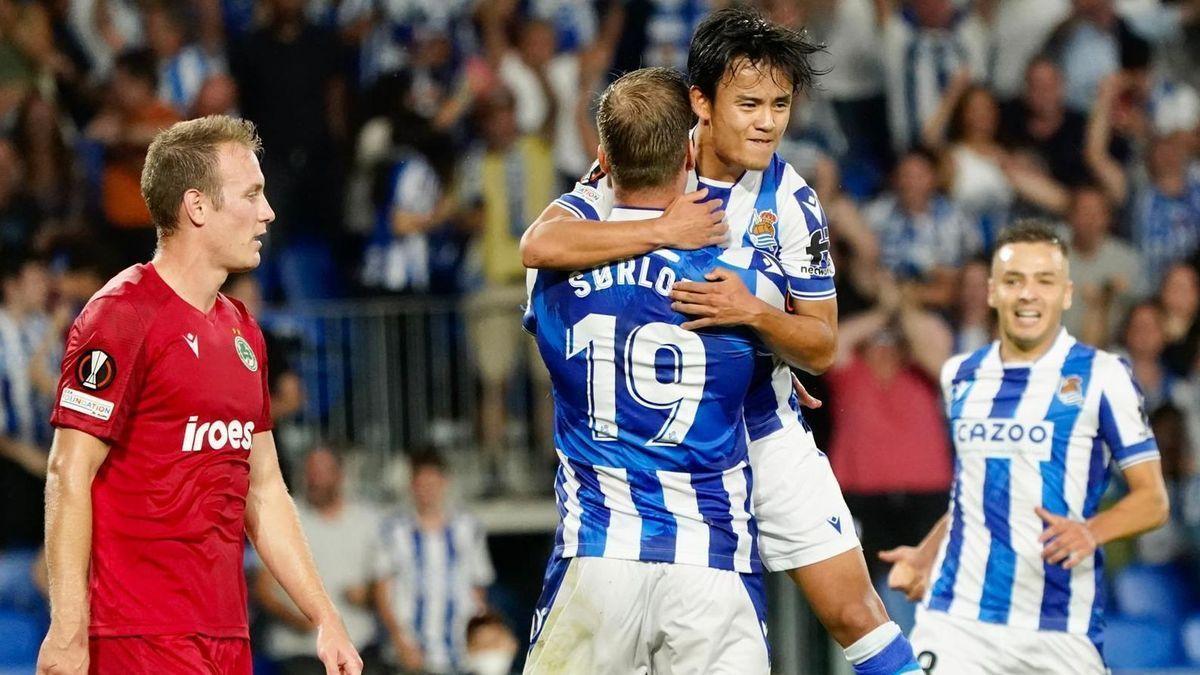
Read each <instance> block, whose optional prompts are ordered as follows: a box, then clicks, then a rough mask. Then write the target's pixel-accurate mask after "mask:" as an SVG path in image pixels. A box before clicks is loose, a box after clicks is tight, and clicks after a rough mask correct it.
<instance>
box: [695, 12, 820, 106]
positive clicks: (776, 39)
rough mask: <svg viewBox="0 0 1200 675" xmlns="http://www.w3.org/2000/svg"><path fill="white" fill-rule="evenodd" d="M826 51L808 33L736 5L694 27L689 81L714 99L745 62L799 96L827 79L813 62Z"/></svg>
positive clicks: (706, 95)
mask: <svg viewBox="0 0 1200 675" xmlns="http://www.w3.org/2000/svg"><path fill="white" fill-rule="evenodd" d="M823 50H824V46H823V45H820V44H817V43H815V42H810V41H809V40H808V38H807V36H806V35H805V34H804V33H801V32H799V31H795V30H792V29H790V28H787V27H786V26H781V25H779V24H776V23H771V22H770V21H768V20H767V19H766V18H764V17H763V15H762V14H759V13H758V12H757V11H755V10H753V9H750V8H748V7H742V6H740V5H733V6H731V7H726V8H725V9H720V10H717V11H715V12H713V13H712V14H709V15H708V17H707V18H706V19H704V21H702V22H701V23H700V25H699V27H697V28H696V34H695V35H694V36H693V37H692V45H691V48H690V49H688V64H687V68H688V79H689V80H691V84H692V86H695V87H698V88H699V89H700V92H701V93H703V94H704V96H705V97H707V98H708V99H709V100H712V99H713V98H714V97H715V96H716V93H717V84H718V83H719V82H720V81H721V79H722V78H723V77H725V76H726V75H727V74H732V73H730V69H731V68H733V67H734V65H735V64H736V63H737V61H738V59H743V58H744V59H746V60H747V61H748V62H749V63H751V64H754V65H756V66H759V67H764V66H765V67H767V68H772V69H775V70H777V71H779V72H780V73H781V74H783V75H785V76H786V77H787V78H788V81H789V82H790V83H791V85H792V93H796V92H800V91H804V90H806V89H809V88H811V87H812V86H813V84H814V82H815V80H816V78H817V76H818V75H822V74H823V73H820V72H817V70H816V69H815V68H814V67H813V65H812V63H811V62H810V60H809V59H810V57H811V56H812V55H813V54H815V53H817V52H820V51H823Z"/></svg>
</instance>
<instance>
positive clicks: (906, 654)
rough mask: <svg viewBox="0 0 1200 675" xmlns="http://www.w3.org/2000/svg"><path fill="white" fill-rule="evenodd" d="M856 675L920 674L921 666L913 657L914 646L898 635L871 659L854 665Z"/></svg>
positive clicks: (901, 635)
mask: <svg viewBox="0 0 1200 675" xmlns="http://www.w3.org/2000/svg"><path fill="white" fill-rule="evenodd" d="M853 666H854V673H855V675H898V674H899V673H920V672H922V671H921V666H919V665H917V659H916V657H914V656H913V650H912V645H910V644H909V643H908V638H906V637H904V635H903V634H899V633H898V634H896V636H895V637H894V638H893V639H892V641H891V642H889V643H887V645H886V646H885V647H884V648H883V649H881V650H879V651H878V652H876V653H875V654H874V655H873V656H871V657H870V658H867V659H864V660H862V661H860V662H858V663H855V664H853Z"/></svg>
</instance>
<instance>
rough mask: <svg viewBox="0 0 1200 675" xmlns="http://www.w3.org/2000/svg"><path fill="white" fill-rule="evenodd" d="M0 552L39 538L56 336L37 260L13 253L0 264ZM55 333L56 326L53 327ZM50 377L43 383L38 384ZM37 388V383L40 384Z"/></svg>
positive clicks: (43, 270) (44, 272) (46, 281)
mask: <svg viewBox="0 0 1200 675" xmlns="http://www.w3.org/2000/svg"><path fill="white" fill-rule="evenodd" d="M0 278H2V279H3V293H4V304H3V306H2V307H0V494H3V495H4V508H0V549H3V548H6V547H8V546H13V545H17V544H20V545H24V546H31V545H34V544H36V543H37V542H38V541H40V539H41V536H42V519H43V500H42V487H43V484H44V480H45V476H46V451H47V449H48V448H49V444H50V427H49V424H47V422H46V417H45V413H44V412H43V411H45V410H47V409H48V408H49V406H50V403H49V402H50V401H51V400H52V399H53V396H54V391H53V389H54V384H55V382H54V381H53V377H52V376H51V375H49V373H53V372H54V371H55V370H56V367H55V363H56V362H57V357H58V356H59V354H60V344H59V341H60V339H61V336H62V333H61V332H56V331H55V325H54V323H53V322H52V321H51V319H50V316H49V315H48V313H47V311H46V310H47V301H48V299H49V294H50V291H51V285H50V283H51V280H50V276H49V273H48V271H47V269H46V265H45V263H44V262H43V261H41V260H38V259H36V258H29V257H24V258H22V257H17V256H13V257H11V258H10V259H8V260H5V261H4V264H3V265H0ZM58 328H59V329H60V330H61V328H62V326H58ZM46 380H50V384H49V388H48V389H47V387H46V386H44V384H45V382H46ZM39 385H42V386H39Z"/></svg>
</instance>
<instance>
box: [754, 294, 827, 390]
mask: <svg viewBox="0 0 1200 675" xmlns="http://www.w3.org/2000/svg"><path fill="white" fill-rule="evenodd" d="M759 304H760V309H759V311H758V312H756V313H755V315H754V318H753V320H752V321H751V322H750V324H749V325H750V327H751V328H753V329H754V330H755V331H756V332H757V333H758V335H759V337H760V338H762V341H763V342H765V343H766V345H767V347H768V348H769V349H770V350H771V351H772V352H774V353H775V354H776V355H777V356H779V358H781V359H783V360H784V361H786V362H787V363H788V364H790V365H792V366H795V367H796V368H800V369H801V370H804V371H806V372H809V373H812V374H814V375H820V374H821V373H823V372H825V371H826V370H828V369H829V367H830V366H832V365H833V361H834V356H835V351H836V348H837V329H836V328H835V327H834V326H832V325H830V324H829V323H828V322H826V321H822V320H821V319H818V318H816V317H812V316H805V315H803V314H789V313H787V312H784V311H782V310H779V309H775V308H774V307H771V306H770V305H768V304H766V303H765V302H761V301H759Z"/></svg>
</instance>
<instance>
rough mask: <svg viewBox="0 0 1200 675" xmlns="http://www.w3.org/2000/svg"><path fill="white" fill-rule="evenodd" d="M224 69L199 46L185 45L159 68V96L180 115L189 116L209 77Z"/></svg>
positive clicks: (218, 60) (222, 65)
mask: <svg viewBox="0 0 1200 675" xmlns="http://www.w3.org/2000/svg"><path fill="white" fill-rule="evenodd" d="M224 72H225V64H224V63H222V62H221V60H220V59H218V58H215V57H213V56H211V55H210V54H208V53H207V52H205V51H204V49H203V48H201V47H199V46H198V45H187V46H186V47H184V48H183V49H181V50H179V53H178V54H176V55H175V56H172V57H171V58H169V59H167V60H165V61H162V62H161V63H160V64H159V67H158V97H159V98H160V99H162V100H163V101H166V102H167V103H169V104H170V105H171V107H172V108H174V109H175V111H176V112H178V113H179V114H180V115H184V116H186V115H189V114H191V111H192V104H193V103H195V102H196V96H197V95H198V94H199V93H200V88H201V87H203V86H204V83H205V82H206V81H207V80H208V78H209V77H212V76H213V75H218V74H221V73H224Z"/></svg>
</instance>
